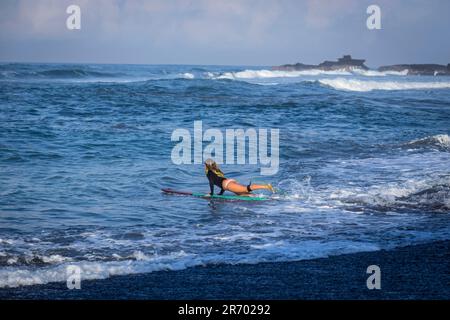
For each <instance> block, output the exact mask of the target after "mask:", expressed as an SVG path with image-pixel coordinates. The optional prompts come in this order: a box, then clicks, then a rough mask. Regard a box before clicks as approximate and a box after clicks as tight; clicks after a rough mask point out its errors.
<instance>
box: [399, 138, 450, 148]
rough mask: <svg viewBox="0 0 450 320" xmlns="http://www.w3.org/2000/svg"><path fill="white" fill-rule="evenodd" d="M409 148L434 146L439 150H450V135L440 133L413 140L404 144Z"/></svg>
mask: <svg viewBox="0 0 450 320" xmlns="http://www.w3.org/2000/svg"><path fill="white" fill-rule="evenodd" d="M404 146H406V147H408V148H413V149H416V148H432V149H437V150H439V151H449V152H450V137H449V136H448V135H447V134H438V135H434V136H430V137H425V138H422V139H416V140H412V141H410V142H407V143H405V144H404Z"/></svg>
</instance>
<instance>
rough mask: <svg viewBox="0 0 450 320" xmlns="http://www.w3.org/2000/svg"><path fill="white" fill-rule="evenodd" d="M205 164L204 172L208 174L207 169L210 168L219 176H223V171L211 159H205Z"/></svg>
mask: <svg viewBox="0 0 450 320" xmlns="http://www.w3.org/2000/svg"><path fill="white" fill-rule="evenodd" d="M205 166H206V168H205V173H206V174H208V171H209V170H211V171H212V172H214V173H215V174H216V175H218V176H219V177H225V175H224V173H223V172H222V170H220V169H219V166H218V165H217V163H216V162H215V161H214V160H213V159H206V161H205Z"/></svg>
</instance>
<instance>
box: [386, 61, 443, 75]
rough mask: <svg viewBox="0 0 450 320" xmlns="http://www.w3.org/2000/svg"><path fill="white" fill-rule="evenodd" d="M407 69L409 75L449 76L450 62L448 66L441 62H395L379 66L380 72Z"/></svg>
mask: <svg viewBox="0 0 450 320" xmlns="http://www.w3.org/2000/svg"><path fill="white" fill-rule="evenodd" d="M405 70H407V71H408V73H407V74H408V75H414V76H441V75H443V76H449V75H450V63H449V64H448V65H446V66H444V65H441V64H395V65H392V66H382V67H379V68H378V71H380V72H386V71H387V72H389V71H394V72H402V71H405Z"/></svg>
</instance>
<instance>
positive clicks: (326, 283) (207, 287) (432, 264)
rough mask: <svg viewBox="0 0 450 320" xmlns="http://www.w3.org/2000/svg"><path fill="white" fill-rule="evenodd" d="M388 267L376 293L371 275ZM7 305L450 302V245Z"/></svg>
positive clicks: (54, 293) (143, 281)
mask: <svg viewBox="0 0 450 320" xmlns="http://www.w3.org/2000/svg"><path fill="white" fill-rule="evenodd" d="M373 264H375V265H378V266H380V268H381V289H380V290H369V289H367V287H366V280H367V277H368V276H369V275H368V274H366V269H367V267H368V266H369V265H373ZM0 299H159V300H164V299H338V300H339V299H445V300H448V299H450V241H441V242H434V243H430V244H422V245H415V246H408V247H402V248H397V249H395V250H391V251H385V250H382V251H377V252H363V253H355V254H346V255H340V256H334V257H329V258H322V259H315V260H305V261H298V262H285V263H261V264H256V265H217V266H207V267H194V268H189V269H186V270H181V271H160V272H154V273H149V274H138V275H127V276H115V277H111V278H109V279H105V280H91V281H87V280H86V281H83V282H82V288H81V290H68V289H67V287H66V284H65V283H51V284H47V285H35V286H26V287H20V288H6V289H5V288H4V289H0Z"/></svg>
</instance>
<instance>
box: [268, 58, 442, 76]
mask: <svg viewBox="0 0 450 320" xmlns="http://www.w3.org/2000/svg"><path fill="white" fill-rule="evenodd" d="M364 62H365V60H364V59H353V58H352V56H351V55H344V56H343V57H342V58H339V59H337V61H324V62H322V63H320V64H317V65H314V64H303V63H296V64H284V65H281V66H276V67H272V70H280V71H307V70H323V71H335V70H343V71H352V70H355V69H360V70H369V68H368V67H367V66H366V65H365V64H364ZM376 71H379V72H403V73H404V74H406V75H423V76H437V75H439V76H440V75H446V76H448V75H450V63H449V64H448V65H446V66H445V65H441V64H396V65H390V66H381V67H379V68H378V69H376Z"/></svg>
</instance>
